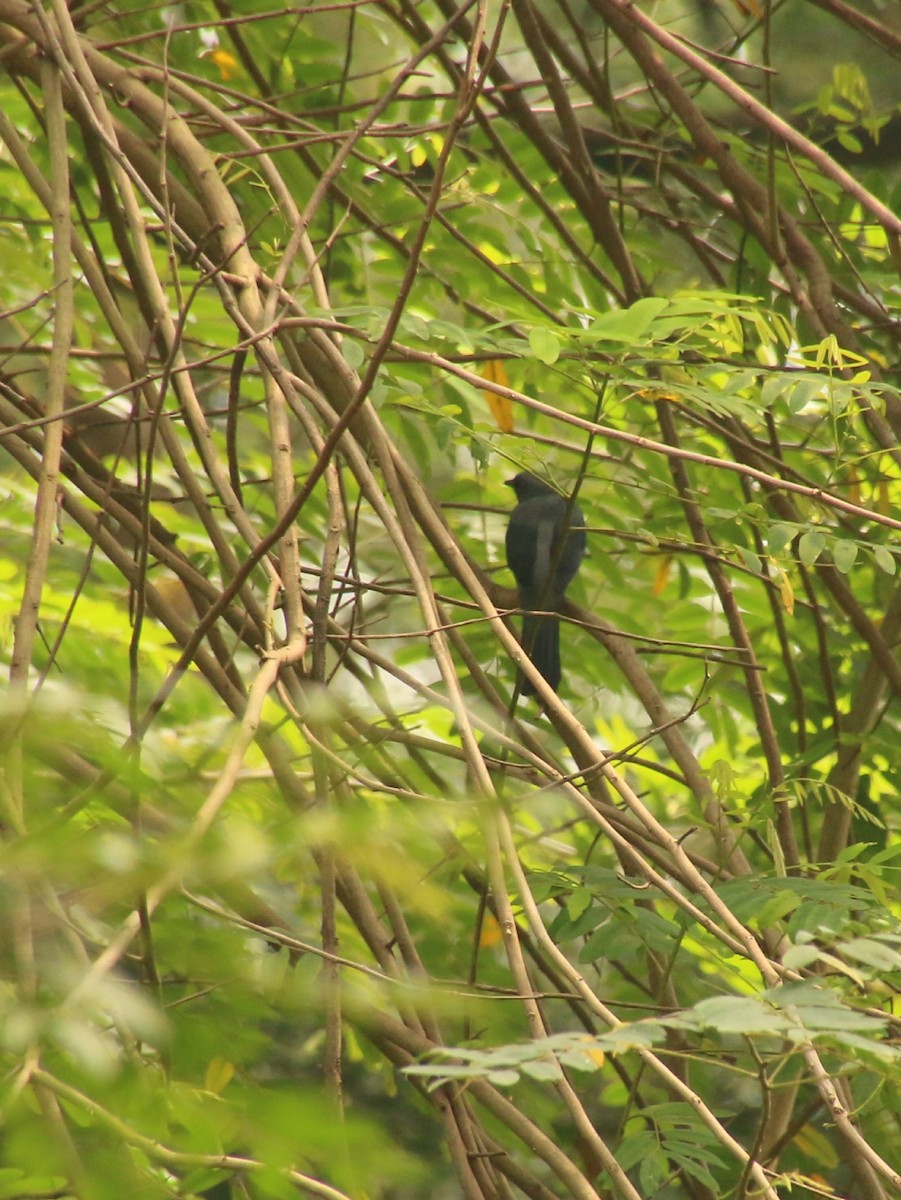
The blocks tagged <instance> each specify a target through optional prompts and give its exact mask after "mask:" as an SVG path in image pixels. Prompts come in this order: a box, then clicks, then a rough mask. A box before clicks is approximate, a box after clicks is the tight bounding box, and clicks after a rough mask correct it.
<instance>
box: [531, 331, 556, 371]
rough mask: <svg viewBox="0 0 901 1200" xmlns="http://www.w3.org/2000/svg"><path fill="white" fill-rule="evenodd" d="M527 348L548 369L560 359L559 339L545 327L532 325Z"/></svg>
mask: <svg viewBox="0 0 901 1200" xmlns="http://www.w3.org/2000/svg"><path fill="white" fill-rule="evenodd" d="M529 348H530V349H531V351H532V353H533V354H534V355H535V357H536V358H537V359H538V361H539V362H543V363H544V364H545V365H546V366H548V367H550V366H553V364H554V363H555V362H556V361H557V359H558V358H559V357H560V339H559V338H558V337H557V335H556V333H554V332H553V330H551V329H548V328H547V326H545V325H533V326H532V328H531V329H530V330H529Z"/></svg>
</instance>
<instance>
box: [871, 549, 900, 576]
mask: <svg viewBox="0 0 901 1200" xmlns="http://www.w3.org/2000/svg"><path fill="white" fill-rule="evenodd" d="M873 558H874V559H875V560H876V566H877V567H878V568H879V570H880V571H884V572H885V574H886V575H894V573H895V568H896V564H895V556H894V554H892V552H891V550H889V549H887V547H885V546H874V547H873Z"/></svg>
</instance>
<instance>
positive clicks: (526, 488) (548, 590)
mask: <svg viewBox="0 0 901 1200" xmlns="http://www.w3.org/2000/svg"><path fill="white" fill-rule="evenodd" d="M507 486H508V487H512V488H513V491H514V492H515V493H516V499H517V500H518V501H519V503H518V504H517V506H516V508H514V510H513V512H512V514H511V516H510V524H509V525H508V526H507V565H508V566H509V567H510V570H511V571H512V572H513V574H514V576H515V577H516V584H517V587H518V588H519V605H520V608H522V609H524V610H526V615H524V616H523V621H522V644H523V649H524V650H525V651H526V653H527V654H528V656H529V658H531V660H532V662H533V663H534V664H535V666H536V667H537V669H538V670H539V671H540V672H541V674H542V675H543V676H544V677H545V679H546V680H547V681H548V683H549V684H550V685H551V687H552V688H553V689H554V691H555V692H556V691H557V689H558V688H559V686H560V622H559V620H558V619H557V617H536V616H530V615H528V612H529V610H531V611H532V612H536V611H537V612H556V611H557V610H558V609H559V608H560V605H561V604H562V603H563V596H564V594H565V592H566V589H567V588H568V587H569V585H570V583H572V580H573V576H574V575H575V573H576V572H577V571H578V569H579V564H580V563H581V561H582V559H583V557H584V555H585V529H584V525H585V517H584V516H583V514H582V510H581V508H579V506H578V504H575V503H573V504H570V502H569V500H567V499H566V497H565V496H561V495H559V494H558V493H557V492H555V491H554V489H553V488H552V487H549V486H548V484H546V483H544V482H543V481H542V480H541V479H538V478H537V477H536V476H535V475H530V474H528V472H526V471H521V472H520V473H519V475H514V477H513V478H512V479H508V480H507ZM522 692H523V695H524V696H533V695H534V694H535V689H534V687H532V686H531V684H530V683H529V682H528V680H524V681H523V685H522Z"/></svg>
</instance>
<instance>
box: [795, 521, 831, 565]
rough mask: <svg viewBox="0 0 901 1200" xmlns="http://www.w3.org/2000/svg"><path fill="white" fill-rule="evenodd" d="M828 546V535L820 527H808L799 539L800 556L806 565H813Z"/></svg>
mask: <svg viewBox="0 0 901 1200" xmlns="http://www.w3.org/2000/svg"><path fill="white" fill-rule="evenodd" d="M825 546H826V536H825V534H823V533H821V532H820V530H819V529H808V530H807V532H806V533H802V534H801V537H800V539H799V540H798V558H799V559H800V560H801V562H802V563H803V564H804V566H805V567H812V566H813V564H814V563H815V562H816V560H817V559H818V558H819V557H820V555H821V554H822V552H823V550H824V548H825Z"/></svg>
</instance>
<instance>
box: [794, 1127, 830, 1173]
mask: <svg viewBox="0 0 901 1200" xmlns="http://www.w3.org/2000/svg"><path fill="white" fill-rule="evenodd" d="M793 1144H794V1145H795V1146H797V1147H798V1149H799V1150H800V1151H801V1152H802V1154H806V1155H807V1157H808V1158H810V1159H812V1160H813V1161H814V1162H815V1163H816V1165H817V1166H818V1167H820V1168H821V1169H822V1170H829V1171H831V1170H832V1169H833V1167H837V1166H838V1161H839V1160H838V1155H837V1154H836V1151H835V1147H834V1146H833V1145H832V1143H831V1142H830V1141H829V1139H828V1138H827V1137H826V1135H825V1134H824V1133H821V1132H820V1131H819V1129H815V1128H814V1127H813V1125H805V1126H804V1127H803V1129H799V1130H798V1132H797V1133H796V1134H795V1137H794V1139H793Z"/></svg>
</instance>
